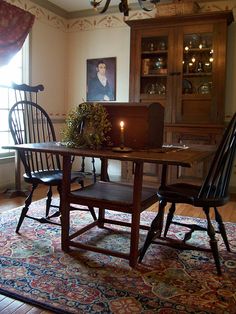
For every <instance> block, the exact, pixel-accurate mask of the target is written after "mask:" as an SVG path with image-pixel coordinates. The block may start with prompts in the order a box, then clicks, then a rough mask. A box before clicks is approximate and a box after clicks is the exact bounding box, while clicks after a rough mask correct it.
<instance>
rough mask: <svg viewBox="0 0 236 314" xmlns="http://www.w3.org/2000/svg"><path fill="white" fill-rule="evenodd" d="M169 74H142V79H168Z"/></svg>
mask: <svg viewBox="0 0 236 314" xmlns="http://www.w3.org/2000/svg"><path fill="white" fill-rule="evenodd" d="M167 75H168V74H167V73H165V74H162V73H157V74H142V75H141V78H148V77H167Z"/></svg>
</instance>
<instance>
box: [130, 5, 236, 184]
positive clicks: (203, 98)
mask: <svg viewBox="0 0 236 314" xmlns="http://www.w3.org/2000/svg"><path fill="white" fill-rule="evenodd" d="M232 21H233V15H232V12H231V11H223V12H208V13H202V14H194V15H185V16H174V17H158V18H152V19H145V20H132V21H127V22H126V23H127V24H128V25H129V26H130V27H131V45H130V99H129V100H130V101H131V102H153V101H155V102H159V103H160V104H161V105H162V106H163V107H164V108H165V135H164V142H166V143H172V144H173V143H176V144H177V143H181V144H186V145H193V144H196V145H199V144H201V145H202V146H203V145H213V146H216V144H217V143H218V141H219V139H220V137H221V134H222V132H223V128H224V100H225V74H226V73H225V72H226V46H227V45H226V44H227V43H226V41H227V26H228V25H229V24H230V23H231V22H232ZM205 171H206V164H205V165H202V167H201V170H199V167H198V169H197V170H196V173H193V170H191V171H189V172H188V171H184V172H183V171H182V172H181V175H179V173H180V171H179V170H178V171H177V172H176V171H172V179H173V178H175V179H179V178H180V177H181V178H183V179H184V178H187V177H191V178H192V179H194V177H196V178H199V177H201V176H202V175H203V173H204V172H205ZM190 172H191V175H189V173H190Z"/></svg>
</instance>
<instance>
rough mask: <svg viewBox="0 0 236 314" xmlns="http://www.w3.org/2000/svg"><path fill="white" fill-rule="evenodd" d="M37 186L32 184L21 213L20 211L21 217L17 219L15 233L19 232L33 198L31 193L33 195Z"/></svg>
mask: <svg viewBox="0 0 236 314" xmlns="http://www.w3.org/2000/svg"><path fill="white" fill-rule="evenodd" d="M37 186H38V185H37V184H33V185H32V189H31V191H30V194H29V195H28V197H27V198H26V200H25V206H24V207H23V208H22V211H21V215H20V218H19V221H18V224H17V226H16V232H17V233H18V232H19V230H20V227H21V225H22V223H23V220H24V219H25V217H26V216H27V212H28V210H29V206H30V204H31V202H32V197H33V193H34V190H35V189H36V188H37Z"/></svg>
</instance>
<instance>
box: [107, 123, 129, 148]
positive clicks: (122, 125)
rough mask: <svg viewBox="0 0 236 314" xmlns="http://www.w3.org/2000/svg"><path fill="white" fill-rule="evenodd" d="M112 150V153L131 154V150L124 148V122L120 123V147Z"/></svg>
mask: <svg viewBox="0 0 236 314" xmlns="http://www.w3.org/2000/svg"><path fill="white" fill-rule="evenodd" d="M112 150H113V151H114V152H120V153H127V152H131V151H132V148H130V147H125V123H124V121H120V146H119V147H113V148H112Z"/></svg>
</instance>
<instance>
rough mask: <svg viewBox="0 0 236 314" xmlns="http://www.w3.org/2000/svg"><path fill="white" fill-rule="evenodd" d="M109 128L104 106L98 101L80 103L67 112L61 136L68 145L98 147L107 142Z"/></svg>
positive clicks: (109, 124)
mask: <svg viewBox="0 0 236 314" xmlns="http://www.w3.org/2000/svg"><path fill="white" fill-rule="evenodd" d="M110 130H111V123H110V121H109V120H108V113H107V111H106V109H105V107H103V106H102V105H101V104H98V103H82V104H80V105H78V106H77V107H76V108H75V109H73V110H72V111H71V112H70V113H69V114H68V116H67V118H66V127H65V128H64V130H63V131H62V137H63V141H64V142H66V145H67V146H68V147H74V148H75V147H82V148H91V149H98V148H100V147H101V146H102V145H104V144H105V143H106V142H109V137H108V136H107V133H108V132H109V131H110Z"/></svg>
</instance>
